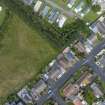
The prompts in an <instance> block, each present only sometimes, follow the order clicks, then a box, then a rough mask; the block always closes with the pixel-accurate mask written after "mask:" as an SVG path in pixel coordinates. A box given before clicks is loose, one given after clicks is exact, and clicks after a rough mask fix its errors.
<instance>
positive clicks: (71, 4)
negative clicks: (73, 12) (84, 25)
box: [67, 0, 76, 8]
mask: <svg viewBox="0 0 105 105" xmlns="http://www.w3.org/2000/svg"><path fill="white" fill-rule="evenodd" d="M75 1H76V0H69V1H68V4H67V6H68V7H69V8H72V6H73V5H74V4H75Z"/></svg>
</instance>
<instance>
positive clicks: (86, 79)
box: [80, 73, 95, 87]
mask: <svg viewBox="0 0 105 105" xmlns="http://www.w3.org/2000/svg"><path fill="white" fill-rule="evenodd" d="M94 77H95V76H94V75H93V74H91V73H86V74H84V75H83V76H82V77H81V78H80V87H86V86H87V85H89V84H91V83H92V82H93V80H94Z"/></svg>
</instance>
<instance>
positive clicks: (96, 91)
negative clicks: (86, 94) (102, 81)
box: [90, 82, 104, 98]
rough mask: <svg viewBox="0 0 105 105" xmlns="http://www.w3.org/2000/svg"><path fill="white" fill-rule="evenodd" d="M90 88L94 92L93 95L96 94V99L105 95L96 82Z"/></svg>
mask: <svg viewBox="0 0 105 105" xmlns="http://www.w3.org/2000/svg"><path fill="white" fill-rule="evenodd" d="M90 87H91V89H92V90H93V93H94V95H95V97H96V98H100V97H102V96H103V95H104V94H103V93H102V91H101V90H100V88H99V86H98V85H97V84H96V83H95V82H94V83H92V84H91V86H90Z"/></svg>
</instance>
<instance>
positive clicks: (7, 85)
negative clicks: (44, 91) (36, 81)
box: [0, 14, 58, 97]
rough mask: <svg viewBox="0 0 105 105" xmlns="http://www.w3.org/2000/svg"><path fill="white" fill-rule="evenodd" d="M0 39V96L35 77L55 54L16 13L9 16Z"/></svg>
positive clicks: (49, 44) (54, 50)
mask: <svg viewBox="0 0 105 105" xmlns="http://www.w3.org/2000/svg"><path fill="white" fill-rule="evenodd" d="M3 35H4V39H3V40H2V42H0V97H4V96H7V95H8V94H10V93H11V92H14V90H17V89H19V88H20V87H21V86H23V85H24V83H25V82H28V80H29V79H31V78H33V77H34V78H35V77H36V74H37V73H40V71H41V70H42V69H44V67H45V65H46V64H48V62H49V61H51V60H52V59H53V58H54V57H55V56H56V55H57V53H58V50H57V49H55V48H53V47H52V45H51V43H49V41H48V40H47V39H46V38H42V37H41V35H40V34H39V33H38V32H37V31H36V30H34V29H32V28H30V27H29V26H28V25H27V24H26V23H25V22H23V21H22V20H21V19H20V18H19V17H18V16H17V15H15V14H13V16H11V18H10V19H9V23H8V24H7V26H6V28H5V31H4V32H3Z"/></svg>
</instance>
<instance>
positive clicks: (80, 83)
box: [63, 71, 104, 105]
mask: <svg viewBox="0 0 105 105" xmlns="http://www.w3.org/2000/svg"><path fill="white" fill-rule="evenodd" d="M95 78H96V75H95V74H92V73H90V72H89V71H85V72H84V73H83V74H82V75H81V76H80V78H78V80H77V81H75V83H73V84H72V83H68V84H67V85H66V86H64V88H63V95H64V97H65V98H66V100H71V101H72V103H73V104H74V105H88V102H87V100H86V99H85V97H84V95H83V94H82V93H83V92H85V91H86V90H85V88H86V87H90V89H91V90H92V92H93V97H94V96H95V97H96V99H99V98H101V97H103V96H104V93H103V91H102V90H101V89H100V87H99V85H98V84H97V83H95V82H94V80H95ZM85 95H86V94H85Z"/></svg>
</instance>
